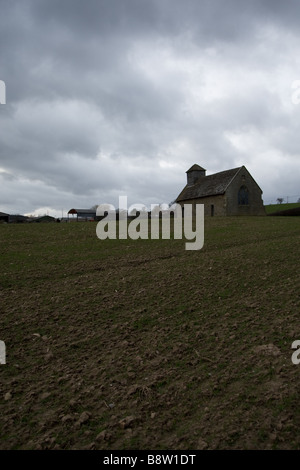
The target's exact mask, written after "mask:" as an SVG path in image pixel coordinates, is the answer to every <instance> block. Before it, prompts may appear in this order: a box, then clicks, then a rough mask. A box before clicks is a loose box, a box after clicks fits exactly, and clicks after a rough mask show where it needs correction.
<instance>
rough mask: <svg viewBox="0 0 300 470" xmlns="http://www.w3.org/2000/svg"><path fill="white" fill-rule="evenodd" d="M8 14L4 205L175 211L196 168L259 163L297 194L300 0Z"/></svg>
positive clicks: (2, 42) (67, 5)
mask: <svg viewBox="0 0 300 470" xmlns="http://www.w3.org/2000/svg"><path fill="white" fill-rule="evenodd" d="M0 7H1V17H0V79H2V80H4V81H5V82H6V85H7V105H5V106H1V107H0V142H1V148H0V177H1V187H0V210H5V208H6V207H8V205H9V209H10V208H11V205H14V204H15V207H16V206H18V207H16V208H15V211H21V210H24V211H25V210H26V212H28V211H31V210H34V209H36V208H38V207H40V206H43V207H44V206H45V207H46V206H47V207H49V206H50V207H53V208H54V209H57V210H60V207H61V204H63V205H66V204H69V205H70V206H76V205H77V206H83V205H89V204H90V205H93V204H98V203H101V202H104V201H105V202H108V203H109V202H112V203H116V198H117V194H121V193H122V194H124V193H125V192H126V193H127V194H128V196H129V197H130V198H131V200H132V202H139V200H140V202H143V203H146V204H149V202H153V203H155V202H169V200H172V199H174V197H176V195H177V193H179V191H180V190H181V188H182V186H183V185H184V184H185V171H186V169H187V168H188V167H189V166H190V165H192V164H193V163H196V162H197V163H200V164H201V165H203V166H205V167H206V168H207V170H208V173H210V172H214V171H218V170H223V169H226V168H230V167H234V166H237V164H240V163H244V164H245V165H246V166H247V165H248V164H249V165H250V166H251V169H252V166H253V171H254V176H255V173H256V171H257V174H258V175H259V178H260V177H261V178H262V180H261V181H258V182H259V184H260V185H261V186H262V187H263V189H264V188H266V191H265V192H267V196H269V197H271V196H273V193H274V192H276V191H277V189H278V190H279V189H280V190H281V187H279V181H280V182H281V183H280V184H283V183H282V182H283V181H284V184H285V185H286V186H288V187H290V190H291V191H292V192H293V193H294V192H295V193H298V192H299V193H300V190H298V186H297V181H296V179H295V177H294V175H295V174H296V171H295V169H296V168H298V169H300V168H299V163H298V161H299V158H298V156H299V154H298V149H297V140H298V139H297V127H298V126H297V123H298V120H299V112H300V111H299V109H300V107H297V106H292V105H291V100H290V96H289V93H290V84H291V82H292V81H293V80H296V79H299V78H300V61H299V60H298V59H297V57H296V55H295V50H296V49H295V48H296V47H297V43H298V38H299V25H298V17H299V16H298V15H299V10H300V4H299V3H298V2H296V1H292V0H291V1H290V2H289V7H288V8H287V6H286V4H284V2H281V1H279V0H278V1H274V0H272V1H271V0H253V1H251V2H240V1H237V0H227V1H221V0H218V1H217V0H202V1H198V0H187V1H185V2H182V1H181V0H151V1H149V0H127V1H125V0H124V1H123V0H110V1H104V0H103V1H99V0H98V1H96V0H89V1H88V2H82V1H79V0H63V1H58V0H52V1H51V2H50V1H48V0H47V1H46V0H39V1H35V0H23V1H17V0H11V1H10V2H5V1H1V0H0ZM232 135H236V136H238V138H239V139H240V141H241V143H240V141H239V146H237V145H235V144H234V142H233V141H232V140H230V138H229V137H228V136H232ZM252 135H254V136H255V138H254V137H253V138H252V137H251V136H252ZM255 139H256V142H255ZM275 153H276V159H273V158H272V154H275ZM287 161H288V165H290V166H289V168H290V167H291V166H294V168H293V171H289V170H287V167H286V162H287ZM168 165H169V166H168ZM269 165H273V166H274V165H276V171H274V172H273V173H272V174H270V173H268V171H267V168H268V166H269ZM256 168H257V170H256ZM283 170H285V178H284V179H283V178H281V175H282V171H283ZM289 182H290V183H289ZM283 190H284V188H283V187H282V191H283ZM299 196H300V195H299ZM155 199H156V200H155ZM9 201H13V202H9ZM89 201H90V203H89ZM81 203H82V204H81ZM22 208H24V209H22Z"/></svg>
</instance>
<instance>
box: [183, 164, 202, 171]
mask: <svg viewBox="0 0 300 470" xmlns="http://www.w3.org/2000/svg"><path fill="white" fill-rule="evenodd" d="M195 170H198V171H199V170H201V171H206V170H205V168H202V166H199V165H197V164H196V163H195V165H193V166H191V168H190V169H189V170H187V171H186V173H189V172H190V171H195Z"/></svg>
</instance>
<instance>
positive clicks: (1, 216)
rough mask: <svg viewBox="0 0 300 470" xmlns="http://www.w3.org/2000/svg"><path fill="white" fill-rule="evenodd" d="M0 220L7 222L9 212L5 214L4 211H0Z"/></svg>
mask: <svg viewBox="0 0 300 470" xmlns="http://www.w3.org/2000/svg"><path fill="white" fill-rule="evenodd" d="M0 222H7V223H8V222H9V214H5V212H0Z"/></svg>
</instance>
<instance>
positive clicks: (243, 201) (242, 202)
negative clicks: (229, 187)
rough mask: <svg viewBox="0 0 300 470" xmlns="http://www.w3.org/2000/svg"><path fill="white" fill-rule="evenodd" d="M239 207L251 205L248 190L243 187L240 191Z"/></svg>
mask: <svg viewBox="0 0 300 470" xmlns="http://www.w3.org/2000/svg"><path fill="white" fill-rule="evenodd" d="M238 199H239V206H247V205H248V204H249V196H248V188H247V187H246V186H241V187H240V189H239V196H238Z"/></svg>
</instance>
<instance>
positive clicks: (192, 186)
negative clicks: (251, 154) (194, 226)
mask: <svg viewBox="0 0 300 470" xmlns="http://www.w3.org/2000/svg"><path fill="white" fill-rule="evenodd" d="M186 174H187V184H186V186H185V187H184V188H183V190H182V191H181V193H180V194H179V196H178V197H177V199H176V202H177V203H178V204H180V205H181V206H183V205H184V204H193V205H194V206H195V205H196V204H197V203H198V204H204V213H205V215H210V216H214V215H216V216H229V215H265V209H264V205H263V201H262V190H261V189H260V187H259V186H258V184H257V183H256V181H255V180H254V179H253V177H252V176H251V175H250V173H249V171H248V170H247V168H246V167H245V166H241V167H238V168H233V169H231V170H226V171H221V172H219V173H215V174H212V175H208V176H206V170H205V169H204V168H202V167H201V166H199V165H193V166H192V167H191V168H190V169H189V170H187V172H186Z"/></svg>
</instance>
